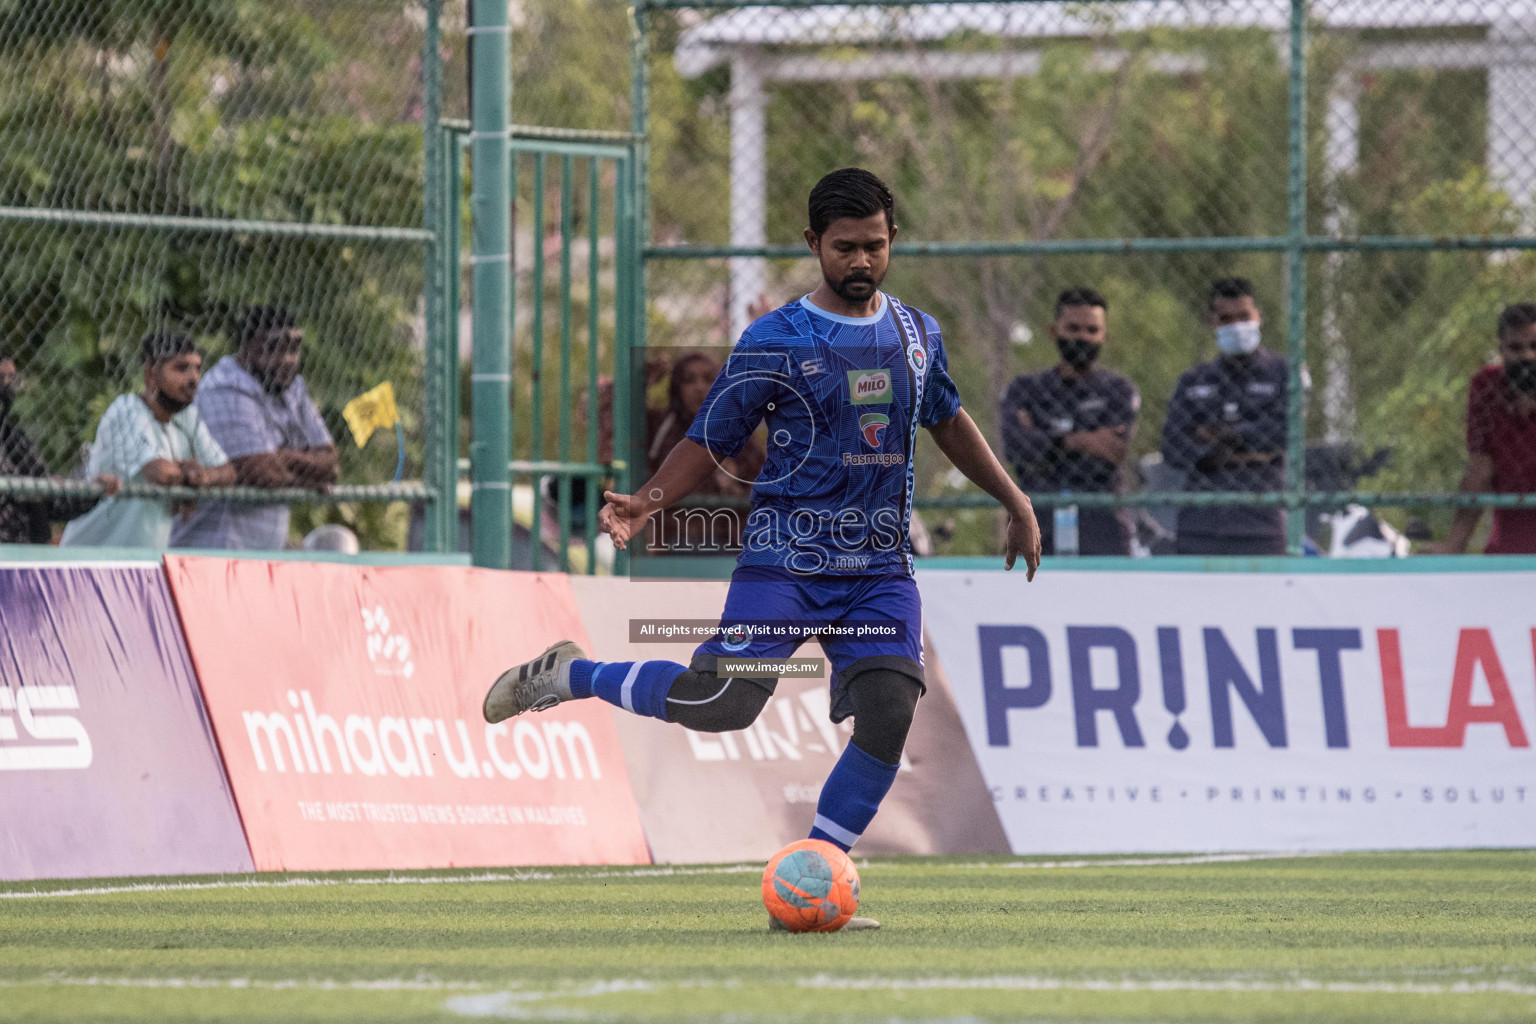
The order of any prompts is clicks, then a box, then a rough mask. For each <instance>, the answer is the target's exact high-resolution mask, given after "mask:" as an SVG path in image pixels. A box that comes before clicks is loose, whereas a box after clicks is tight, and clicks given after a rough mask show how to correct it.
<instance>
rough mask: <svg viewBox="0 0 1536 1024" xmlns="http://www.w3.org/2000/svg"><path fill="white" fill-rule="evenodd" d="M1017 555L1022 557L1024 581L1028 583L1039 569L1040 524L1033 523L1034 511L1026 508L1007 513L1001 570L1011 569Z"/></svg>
mask: <svg viewBox="0 0 1536 1024" xmlns="http://www.w3.org/2000/svg"><path fill="white" fill-rule="evenodd" d="M1019 555H1023V556H1024V568H1025V570H1026V572H1025V573H1024V580H1025V582H1030V581H1032V580H1033V579H1034V578H1035V570H1036V569H1038V568H1040V524H1039V523H1037V522H1036V521H1035V512H1034V509H1032V508H1029V507H1028V506H1026V507H1024V508H1022V509H1020V510H1019V511H1018V512H1017V513H1014V512H1010V513H1008V552H1007V556H1006V560H1005V561H1004V563H1003V568H1005V569H1012V568H1013V562H1014V559H1016V558H1017V557H1018V556H1019Z"/></svg>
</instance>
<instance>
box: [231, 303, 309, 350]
mask: <svg viewBox="0 0 1536 1024" xmlns="http://www.w3.org/2000/svg"><path fill="white" fill-rule="evenodd" d="M298 323H299V322H298V321H297V320H296V319H294V316H293V314H292V313H290V312H288V310H287V309H286V308H285V307H283V306H247V307H246V309H245V314H244V315H243V316H242V317H241V318H240V332H239V334H238V335H237V336H236V338H235V340H236V342H237V343H238V344H240V345H242V346H244V345H249V344H250V343H251V342H253V341H255V340H257V339H258V338H260V337H261V336H262V335H264V334H266V333H267V332H268V331H286V330H290V329H292V328H294V327H297V326H298Z"/></svg>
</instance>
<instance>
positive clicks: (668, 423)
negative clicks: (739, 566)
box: [645, 352, 767, 555]
mask: <svg viewBox="0 0 1536 1024" xmlns="http://www.w3.org/2000/svg"><path fill="white" fill-rule="evenodd" d="M718 376H720V364H719V363H717V362H716V361H715V360H714V359H712V358H710V357H709V356H707V355H705V354H704V353H702V352H688V353H685V354H684V355H681V356H679V357H678V358H677V359H676V360H675V361H674V362H673V363H672V373H671V376H670V378H669V380H668V381H667V407H666V408H665V409H649V410H647V411H646V446H645V451H646V462H647V463H648V464H649V470H650V472H649V475H650V476H655V475H656V471H657V470H658V469H660V468H661V464H662V463H663V462H665V461H666V459H667V455H668V454H670V453H671V451H672V449H673V448H675V447H677V444H678V442H679V441H681V440H682V439H683V438H684V436H686V435H687V433H688V428H689V427H690V426H692V425H693V417H694V415H695V414H697V413H698V411H699V407H700V406H701V405H703V404H704V396H706V395H708V394H709V389H710V386H711V385H713V384H714V383H715V378H716V377H718ZM766 458H767V452H766V451H765V450H764V448H763V446H762V444H761V443H760V442H759V441H758V440H757V438H756V437H751V438H748V439H747V443H746V444H745V445H744V446H743V447H742V449H741V451H740V452H738V453H737V454H736V455H735V456H734V457H732V458H719V459H717V460H716V464H715V472H714V474H713V475H712V476H710V477H708V478H707V479H705V481H704V482H703V483H702V484H700V485H699V486H698V487H696V488H694V491H693V493H694V494H695V495H700V496H715V497H731V498H745V497H747V496H748V495H750V494H751V493H752V481H753V480H756V479H757V474H758V472H759V471H760V470H761V469H762V468H763V462H764V461H765V459H766ZM653 519H654V520H655V521H654V523H653V524H652V533H651V538H650V541H649V548H648V550H649V551H650V552H651V553H652V554H693V555H700V554H706V555H720V554H734V553H736V552H739V551H740V550H741V531H742V528H743V526H744V525H745V523H746V511H745V510H744V509H734V508H726V509H704V508H681V507H680V508H668V509H663V510H662V511H660V512H658V513H656V514H655V515H654V516H653Z"/></svg>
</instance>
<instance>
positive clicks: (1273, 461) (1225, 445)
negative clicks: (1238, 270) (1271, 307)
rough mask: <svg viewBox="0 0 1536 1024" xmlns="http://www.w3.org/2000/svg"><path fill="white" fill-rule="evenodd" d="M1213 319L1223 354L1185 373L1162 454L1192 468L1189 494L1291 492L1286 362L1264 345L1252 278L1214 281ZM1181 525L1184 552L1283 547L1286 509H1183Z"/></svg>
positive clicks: (1277, 550)
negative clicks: (1288, 482)
mask: <svg viewBox="0 0 1536 1024" xmlns="http://www.w3.org/2000/svg"><path fill="white" fill-rule="evenodd" d="M1206 321H1207V323H1208V324H1209V325H1210V326H1211V327H1213V328H1215V331H1216V347H1217V348H1218V349H1219V350H1220V352H1221V354H1220V355H1219V356H1217V357H1216V358H1215V359H1213V360H1211V361H1210V362H1208V363H1202V364H1200V365H1199V366H1196V367H1194V368H1192V369H1189V370H1185V371H1184V373H1183V375H1182V376H1180V377H1179V383H1178V386H1177V387H1176V388H1175V389H1174V392H1173V398H1172V400H1171V401H1170V402H1169V403H1168V418H1167V419H1166V420H1165V421H1164V423H1163V461H1164V462H1166V463H1167V464H1168V465H1170V466H1172V467H1174V468H1175V469H1179V470H1182V471H1183V472H1184V473H1185V474H1186V475H1187V482H1186V484H1185V487H1186V489H1188V490H1191V491H1279V490H1283V489H1284V487H1285V445H1286V401H1287V394H1288V386H1287V384H1288V381H1287V367H1286V361H1285V360H1284V359H1283V358H1281V357H1280V356H1277V355H1275V354H1274V353H1273V352H1270V351H1268V350H1267V349H1265V348H1263V347H1262V346H1261V345H1260V343H1259V342H1260V338H1261V334H1260V327H1261V324H1262V319H1261V317H1260V315H1259V307H1258V304H1257V303H1256V302H1255V301H1254V298H1253V284H1252V282H1250V281H1249V280H1248V279H1247V278H1242V277H1227V278H1222V279H1221V280H1219V281H1215V282H1213V283H1212V284H1211V292H1210V295H1209V297H1208V298H1207V300H1206ZM1303 380H1304V382H1305V377H1304V378H1303ZM1304 386H1305V383H1304ZM1177 532H1178V538H1177V540H1176V542H1175V543H1176V550H1177V552H1178V553H1179V554H1181V555H1283V554H1285V512H1284V511H1283V510H1282V509H1280V508H1278V507H1262V506H1232V505H1226V506H1210V507H1203V508H1202V507H1190V508H1182V509H1180V510H1179V518H1178V531H1177Z"/></svg>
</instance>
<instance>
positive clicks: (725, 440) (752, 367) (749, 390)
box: [684, 329, 790, 458]
mask: <svg viewBox="0 0 1536 1024" xmlns="http://www.w3.org/2000/svg"><path fill="white" fill-rule="evenodd" d="M789 365H790V359H789V355H788V354H787V353H785V352H783V351H780V350H777V349H776V348H773V347H769V346H766V345H763V344H762V343H760V342H759V341H758V340H757V339H756V338H754V337H753V336H752V332H751V330H750V329H749V330H748V331H747V333H745V334H743V335H742V336H741V340H740V341H739V342H737V343H736V347H735V348H734V349H732V350H731V354H730V357H729V358H728V359H726V361H725V369H724V370H722V371H721V372H720V375H719V376H718V377H716V378H715V382H714V384H712V385H710V388H709V394H707V395H705V396H704V403H703V404H702V405H700V406H699V411H698V413H697V414H695V416H694V417H693V423H692V424H691V425H690V426H689V427H688V432H687V434H686V435H684V436H686V437H687V438H688V440H690V441H693V442H694V443H695V444H698V445H701V446H703V447H705V448H708V449H709V450H710V451H712V452H714V453H715V454H716V455H720V456H724V457H726V458H729V457H731V456H733V455H737V454H738V453H740V452H741V449H742V448H743V447H744V446H745V445H746V443H747V439H748V438H750V437H751V436H752V433H753V431H755V430H756V429H757V425H758V424H759V423H761V422H762V421H763V414H764V413H765V412H767V410H768V407H769V405H770V404H771V403H772V402H773V401H774V400H775V399H776V398H778V397H779V396H780V395H781V394H782V393H783V391H784V388H785V386H786V385H787V383H788V381H789Z"/></svg>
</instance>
